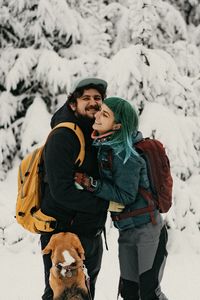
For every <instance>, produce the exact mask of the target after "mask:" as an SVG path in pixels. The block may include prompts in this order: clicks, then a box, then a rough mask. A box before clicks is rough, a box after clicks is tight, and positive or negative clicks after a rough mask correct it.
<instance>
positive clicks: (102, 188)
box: [76, 97, 167, 300]
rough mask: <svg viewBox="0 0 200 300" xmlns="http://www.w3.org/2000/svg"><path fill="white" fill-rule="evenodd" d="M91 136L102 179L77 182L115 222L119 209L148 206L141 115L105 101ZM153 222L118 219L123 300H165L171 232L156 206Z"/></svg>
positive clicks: (137, 218) (84, 178) (145, 215)
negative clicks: (163, 283) (104, 202)
mask: <svg viewBox="0 0 200 300" xmlns="http://www.w3.org/2000/svg"><path fill="white" fill-rule="evenodd" d="M93 129H94V132H93V134H92V137H93V139H94V145H95V146H96V147H97V148H98V163H99V170H100V176H101V179H100V180H97V181H94V180H92V179H91V177H88V176H86V175H84V176H82V177H81V176H77V177H76V181H77V182H78V183H79V184H81V185H82V186H83V187H84V188H86V189H88V190H90V191H91V192H94V193H95V194H96V195H97V196H99V197H100V198H103V199H105V200H107V201H110V208H109V210H110V211H111V217H112V218H113V219H115V220H116V219H117V218H116V215H118V214H119V211H120V206H119V204H120V205H121V207H124V209H123V213H124V212H128V211H134V210H136V209H140V208H144V207H147V206H148V203H147V201H146V200H145V199H144V198H143V197H142V196H141V195H140V194H139V193H138V188H139V187H143V188H145V189H147V190H150V183H149V179H148V175H147V167H146V163H145V160H144V159H143V158H142V157H141V156H140V155H139V154H138V153H137V152H136V150H135V147H134V144H135V143H137V142H138V141H140V140H141V139H142V134H141V132H138V116H137V114H136V111H135V109H134V108H133V107H132V106H131V105H130V104H129V103H128V102H127V101H125V100H123V99H121V98H117V97H110V98H107V99H105V100H104V102H103V105H102V107H101V110H100V111H99V112H97V113H96V115H95V123H94V125H93ZM153 214H154V218H155V220H156V222H155V224H153V223H152V219H151V216H150V214H149V213H148V212H146V213H143V214H140V215H136V216H132V217H128V218H125V219H122V220H120V221H114V226H115V227H116V228H118V229H119V239H118V243H119V263H120V276H121V278H120V286H119V288H120V289H119V292H120V294H121V297H122V298H123V299H124V300H139V299H141V300H156V299H160V300H161V299H162V300H166V299H167V298H166V296H165V295H164V294H163V293H162V292H161V289H160V280H161V278H162V274H163V270H164V265H165V260H166V257H167V251H166V243H167V231H166V228H165V226H164V223H163V220H162V217H161V215H160V213H159V211H158V210H157V209H156V208H155V210H154V212H153Z"/></svg>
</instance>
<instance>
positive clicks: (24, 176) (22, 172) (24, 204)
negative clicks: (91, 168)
mask: <svg viewBox="0 0 200 300" xmlns="http://www.w3.org/2000/svg"><path fill="white" fill-rule="evenodd" d="M59 127H66V128H70V129H71V130H73V131H74V133H75V134H76V135H77V137H78V139H79V142H80V152H79V155H78V157H77V159H76V163H78V164H79V166H80V165H81V164H82V163H83V160H84V157H85V140H84V136H83V133H82V131H81V129H80V128H79V127H78V126H77V125H76V124H74V123H71V122H63V123H60V124H58V125H57V126H56V127H54V128H53V129H52V131H54V130H55V129H56V128H59ZM52 131H51V132H50V134H49V136H50V135H51V133H52ZM49 136H48V137H49ZM47 140H48V138H47ZM45 144H46V143H45ZM45 144H44V145H43V146H41V147H39V148H37V149H36V150H35V151H33V152H31V153H30V154H28V155H27V156H26V157H25V158H24V159H23V160H22V161H21V164H20V166H19V171H18V195H17V204H16V220H17V222H18V223H19V224H20V225H22V226H23V227H24V228H25V229H27V230H29V231H30V232H32V233H41V232H51V231H53V230H54V229H53V228H51V224H52V221H53V222H55V221H56V220H55V219H54V218H53V217H50V216H47V215H45V214H43V213H42V211H41V209H40V203H41V179H42V178H41V176H42V175H41V172H40V170H41V168H40V166H41V164H42V161H43V159H42V153H43V149H44V146H45Z"/></svg>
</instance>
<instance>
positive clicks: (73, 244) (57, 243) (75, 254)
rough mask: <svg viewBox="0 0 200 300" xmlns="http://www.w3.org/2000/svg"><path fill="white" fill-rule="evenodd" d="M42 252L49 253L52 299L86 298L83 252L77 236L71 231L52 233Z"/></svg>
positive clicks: (83, 299)
mask: <svg viewBox="0 0 200 300" xmlns="http://www.w3.org/2000/svg"><path fill="white" fill-rule="evenodd" d="M42 253H43V254H49V253H51V261H52V267H51V269H50V277H49V284H50V286H51V288H52V290H53V299H54V300H59V299H63V300H85V299H89V298H88V288H87V286H86V274H87V272H85V270H86V269H84V268H85V267H84V264H83V261H84V259H85V253H84V249H83V246H82V244H81V242H80V240H79V238H78V236H77V235H76V234H74V233H71V232H60V233H57V234H54V235H52V237H51V239H50V241H49V243H48V244H47V246H46V247H45V248H44V249H43V250H42Z"/></svg>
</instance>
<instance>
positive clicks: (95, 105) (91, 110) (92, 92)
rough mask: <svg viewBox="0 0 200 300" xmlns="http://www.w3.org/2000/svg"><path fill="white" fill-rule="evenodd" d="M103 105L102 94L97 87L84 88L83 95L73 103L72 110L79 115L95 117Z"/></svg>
mask: <svg viewBox="0 0 200 300" xmlns="http://www.w3.org/2000/svg"><path fill="white" fill-rule="evenodd" d="M101 105H102V97H101V94H100V93H99V92H98V91H97V90H96V89H92V88H91V89H88V90H84V92H83V95H82V96H81V97H80V98H77V100H76V103H73V104H71V108H72V110H74V111H75V113H76V114H77V115H81V116H83V117H88V118H89V119H94V115H95V114H96V112H97V111H99V109H100V107H101Z"/></svg>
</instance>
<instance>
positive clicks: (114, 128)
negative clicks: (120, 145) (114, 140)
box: [113, 123, 122, 130]
mask: <svg viewBox="0 0 200 300" xmlns="http://www.w3.org/2000/svg"><path fill="white" fill-rule="evenodd" d="M121 126H122V124H121V123H117V124H114V125H113V130H119V129H120V128H121Z"/></svg>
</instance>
